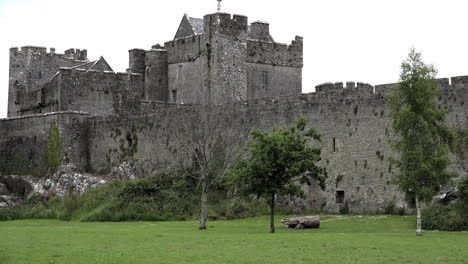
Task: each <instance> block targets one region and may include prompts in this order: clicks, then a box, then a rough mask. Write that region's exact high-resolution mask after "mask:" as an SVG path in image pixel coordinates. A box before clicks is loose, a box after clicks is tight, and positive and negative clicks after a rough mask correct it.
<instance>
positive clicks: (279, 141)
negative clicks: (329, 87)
mask: <svg viewBox="0 0 468 264" xmlns="http://www.w3.org/2000/svg"><path fill="white" fill-rule="evenodd" d="M306 125H307V118H305V117H302V118H299V119H298V120H297V121H296V124H294V125H291V126H288V127H286V126H283V127H281V128H280V129H277V128H273V131H272V132H262V131H259V130H255V131H253V132H252V140H251V141H250V142H249V143H248V146H247V151H248V153H249V154H250V157H249V158H248V159H245V160H242V161H240V162H239V163H238V164H236V166H235V168H234V169H233V170H232V171H231V172H230V174H231V175H232V182H233V183H234V185H235V186H237V188H239V189H240V190H241V191H242V192H243V193H246V194H254V195H257V197H264V198H266V199H268V200H269V203H270V212H271V232H275V228H274V222H273V219H274V206H275V196H276V195H288V196H299V197H303V196H304V192H303V190H302V189H301V186H300V185H297V183H300V184H307V185H310V184H311V183H312V181H313V180H316V181H318V183H319V184H320V186H321V187H322V189H324V188H325V179H326V177H327V173H326V170H325V169H324V168H321V167H319V166H317V164H316V163H317V162H318V161H320V154H321V147H316V146H310V145H309V144H308V140H311V139H314V140H316V141H318V142H321V139H320V134H319V133H318V132H317V131H316V130H315V129H313V128H310V129H308V130H306V129H305V128H306Z"/></svg>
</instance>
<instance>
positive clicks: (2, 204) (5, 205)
mask: <svg viewBox="0 0 468 264" xmlns="http://www.w3.org/2000/svg"><path fill="white" fill-rule="evenodd" d="M6 207H9V205H8V204H7V203H5V202H0V208H6Z"/></svg>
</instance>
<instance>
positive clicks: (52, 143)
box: [45, 121, 62, 171]
mask: <svg viewBox="0 0 468 264" xmlns="http://www.w3.org/2000/svg"><path fill="white" fill-rule="evenodd" d="M45 158H46V166H47V168H48V169H50V170H52V171H55V170H56V169H57V167H58V165H59V164H60V161H61V160H62V142H61V140H60V135H59V130H58V127H57V123H56V122H55V121H52V122H51V123H50V129H49V139H48V140H47V150H46V157H45Z"/></svg>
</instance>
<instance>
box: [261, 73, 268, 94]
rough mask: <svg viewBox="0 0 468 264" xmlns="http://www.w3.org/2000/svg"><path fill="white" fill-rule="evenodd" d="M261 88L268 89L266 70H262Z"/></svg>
mask: <svg viewBox="0 0 468 264" xmlns="http://www.w3.org/2000/svg"><path fill="white" fill-rule="evenodd" d="M262 88H263V89H265V90H266V89H268V72H267V71H264V72H262Z"/></svg>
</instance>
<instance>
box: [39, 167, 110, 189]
mask: <svg viewBox="0 0 468 264" xmlns="http://www.w3.org/2000/svg"><path fill="white" fill-rule="evenodd" d="M106 183H107V181H106V180H104V179H101V178H98V177H95V176H93V175H91V174H87V173H81V172H79V171H78V170H77V169H76V166H75V165H74V164H62V165H60V166H59V168H58V169H57V172H56V173H54V174H53V175H52V176H51V177H50V178H49V179H40V180H38V181H36V183H35V184H34V186H35V190H34V191H36V192H44V191H47V190H50V189H54V190H55V191H56V193H57V195H59V196H65V195H66V194H67V193H69V192H78V193H83V192H85V191H87V190H89V189H92V188H96V187H98V186H101V185H104V184H106Z"/></svg>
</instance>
